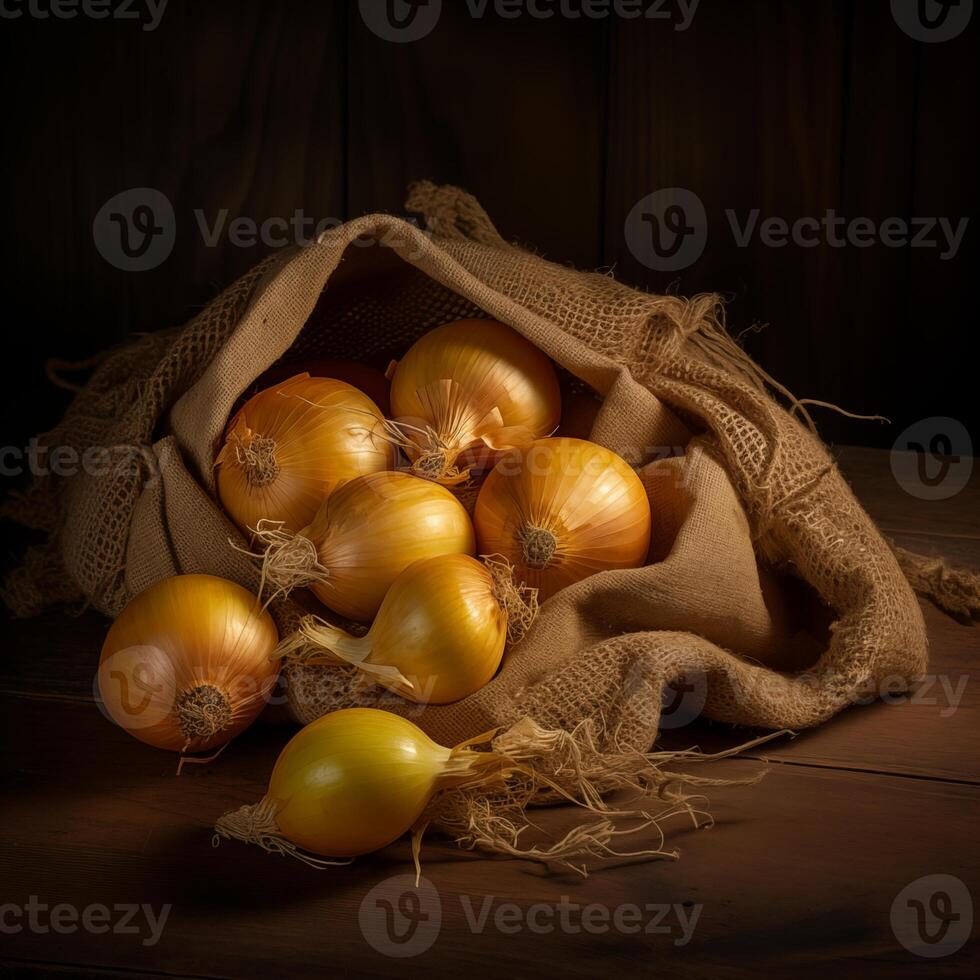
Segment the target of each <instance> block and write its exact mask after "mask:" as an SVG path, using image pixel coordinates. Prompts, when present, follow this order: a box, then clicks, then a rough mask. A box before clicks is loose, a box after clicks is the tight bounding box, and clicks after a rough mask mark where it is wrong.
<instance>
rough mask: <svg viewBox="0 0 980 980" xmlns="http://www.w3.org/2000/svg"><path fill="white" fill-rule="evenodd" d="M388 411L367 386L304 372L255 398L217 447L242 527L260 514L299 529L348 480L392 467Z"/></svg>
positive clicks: (230, 506)
mask: <svg viewBox="0 0 980 980" xmlns="http://www.w3.org/2000/svg"><path fill="white" fill-rule="evenodd" d="M383 422H384V420H383V418H382V415H381V412H380V411H379V410H378V407H377V405H375V404H374V402H373V401H371V399H370V398H368V397H367V395H365V394H364V393H363V392H361V391H358V390H357V389H356V388H353V387H351V385H349V384H345V383H344V382H343V381H335V380H333V379H331V378H311V377H310V376H309V375H308V374H299V375H297V376H296V377H294V378H290V379H289V380H288V381H284V382H283V383H282V384H278V385H273V386H272V387H271V388H266V389H265V391H260V392H259V393H258V394H257V395H254V396H253V397H252V398H250V399H249V400H248V401H247V402H246V403H245V404H244V405H243V406H242V407H241V409H240V410H239V411H238V412H237V413H236V415H235V416H234V417H233V418H232V420H231V422H230V423H229V425H228V430H227V433H226V435H225V444H224V446H223V447H222V448H221V451H220V452H219V453H218V457H217V459H216V460H215V466H216V467H217V470H218V475H217V484H218V496H219V498H220V499H221V503H222V505H223V506H224V508H225V510H227V511H228V513H229V514H230V515H231V517H232V518H233V520H234V521H235V523H236V524H238V526H239V527H240V528H242V530H245V531H248V530H252V529H254V528H255V527H256V525H257V524H258V522H259V521H260V520H270V521H281V522H282V523H283V524H284V526H286V527H287V528H289V529H291V530H294V531H298V530H299V529H300V528H302V527H306V525H307V524H309V523H310V521H312V520H313V518H314V516H315V515H316V512H317V510H318V509H319V507H320V504H321V503H323V500H324V498H325V497H326V496H327V495H328V494H329V493H330V492H331V491H332V490H334V489H335V488H336V487H337V486H339V485H340V484H341V483H344V482H346V481H347V480H350V479H352V478H353V477H355V476H361V475H362V474H364V473H376V472H378V471H379V470H387V469H391V466H392V464H393V462H394V454H393V452H392V449H391V446H390V445H389V444H388V443H386V441H385V440H384V439H383V438H381V437H380V433H381V432H382V430H383Z"/></svg>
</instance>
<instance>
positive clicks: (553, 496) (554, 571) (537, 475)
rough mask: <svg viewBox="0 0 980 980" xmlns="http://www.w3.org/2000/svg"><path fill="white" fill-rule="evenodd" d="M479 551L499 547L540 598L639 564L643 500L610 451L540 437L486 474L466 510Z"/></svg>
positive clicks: (645, 511)
mask: <svg viewBox="0 0 980 980" xmlns="http://www.w3.org/2000/svg"><path fill="white" fill-rule="evenodd" d="M473 522H474V524H475V526H476V535H477V544H478V549H479V552H480V553H481V554H486V555H500V556H502V557H503V558H504V559H506V560H507V561H508V562H511V563H512V564H513V566H514V572H515V576H516V577H517V579H518V580H522V581H524V582H525V583H526V584H527V585H529V586H532V587H534V588H536V589H538V590H539V594H540V597H541V598H542V599H547V598H548V597H550V596H552V595H554V594H555V593H556V592H557V591H558V590H559V589H563V588H565V586H567V585H571V584H572V583H573V582H578V581H580V580H581V579H584V578H586V577H588V576H589V575H593V574H594V573H596V572H601V571H603V570H605V569H610V568H636V567H637V566H639V565H642V564H643V563H644V561H645V560H646V557H647V551H648V550H649V547H650V505H649V501H648V499H647V495H646V491H645V490H644V488H643V484H642V482H641V481H640V479H639V477H638V476H637V475H636V473H634V472H633V470H632V469H631V468H630V466H629V464H628V463H627V462H626V461H625V460H623V459H622V458H620V457H619V456H617V455H616V454H615V453H613V452H610V451H609V450H608V449H604V448H603V447H602V446H598V445H596V444H595V443H592V442H586V441H585V440H584V439H539V440H538V441H537V442H535V443H534V444H533V445H532V446H531V447H530V449H528V450H527V451H526V452H524V453H512V454H509V455H508V456H507V458H505V459H504V460H502V461H501V462H500V463H499V464H498V465H497V467H496V468H495V469H494V470H493V472H491V473H490V475H489V476H488V477H487V479H486V482H485V483H484V484H483V487H482V488H481V490H480V495H479V496H478V497H477V501H476V509H475V511H474V515H473Z"/></svg>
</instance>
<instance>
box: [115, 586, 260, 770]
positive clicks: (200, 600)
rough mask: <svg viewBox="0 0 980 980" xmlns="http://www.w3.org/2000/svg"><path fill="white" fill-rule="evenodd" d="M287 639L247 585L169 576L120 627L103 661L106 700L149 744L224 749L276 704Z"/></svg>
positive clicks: (137, 602) (131, 608)
mask: <svg viewBox="0 0 980 980" xmlns="http://www.w3.org/2000/svg"><path fill="white" fill-rule="evenodd" d="M278 640H279V636H278V633H277V631H276V627H275V624H274V623H273V621H272V617H271V616H270V615H269V613H268V612H266V611H265V610H264V609H263V608H261V607H260V605H259V601H258V599H257V598H256V597H255V596H253V595H252V594H251V593H250V592H248V591H247V590H246V589H243V588H242V587H241V586H240V585H236V584H235V583H234V582H228V581H226V580H225V579H221V578H216V577H215V576H213V575H178V576H175V577H173V578H168V579H164V580H162V581H161V582H158V583H156V584H155V585H152V586H150V588H148V589H146V590H145V591H143V592H141V593H140V594H139V595H138V596H137V597H136V598H135V599H133V601H132V602H130V603H129V605H128V606H126V608H125V609H124V610H123V611H122V612H121V613H120V614H119V616H118V618H117V619H116V621H115V622H114V623H113V624H112V627H111V628H110V630H109V633H108V635H107V636H106V639H105V643H104V644H103V646H102V656H101V659H100V662H99V691H100V694H101V697H102V702H103V704H104V706H105V709H106V711H107V712H108V713H109V716H110V717H111V718H112V720H113V721H115V722H116V724H118V725H119V726H121V727H122V728H124V729H125V730H126V731H127V732H129V733H130V734H131V735H133V736H134V737H136V738H138V739H140V740H141V741H143V742H146V743H148V744H149V745H153V746H156V747H157V748H161V749H170V750H172V751H176V752H203V751H206V750H209V749H213V748H216V747H217V746H220V745H223V744H225V743H226V742H228V741H229V740H230V739H231V738H233V737H234V736H235V735H237V734H238V733H239V732H241V731H243V730H244V729H245V728H246V727H247V726H248V725H249V724H251V722H252V721H254V719H255V718H256V717H257V716H258V714H259V712H260V711H261V710H262V708H263V707H264V706H265V704H266V702H267V701H268V698H269V695H270V693H271V691H272V688H273V686H274V685H275V682H276V677H277V674H278V670H279V664H278V660H277V659H276V658H275V657H274V656H273V654H274V651H275V649H276V644H277V643H278Z"/></svg>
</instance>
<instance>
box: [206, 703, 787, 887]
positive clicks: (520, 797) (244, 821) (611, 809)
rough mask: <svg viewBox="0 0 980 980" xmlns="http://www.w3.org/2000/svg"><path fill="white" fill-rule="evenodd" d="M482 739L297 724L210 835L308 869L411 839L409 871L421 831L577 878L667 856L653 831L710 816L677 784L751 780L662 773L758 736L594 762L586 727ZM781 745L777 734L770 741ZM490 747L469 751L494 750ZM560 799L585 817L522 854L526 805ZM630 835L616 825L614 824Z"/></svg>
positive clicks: (522, 729) (523, 728) (519, 730)
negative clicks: (248, 793) (251, 790)
mask: <svg viewBox="0 0 980 980" xmlns="http://www.w3.org/2000/svg"><path fill="white" fill-rule="evenodd" d="M493 734H494V733H492V732H491V733H488V734H486V735H483V736H479V737H477V738H474V739H470V740H468V741H467V742H464V743H462V744H461V745H458V746H456V747H455V748H451V749H450V748H446V747H444V746H442V745H439V744H437V743H436V742H433V741H432V739H430V738H429V737H428V736H427V735H426V734H425V733H424V732H423V731H422V730H421V729H419V728H418V727H417V726H415V725H414V724H413V723H412V722H410V721H408V720H407V719H405V718H401V717H399V716H398V715H394V714H391V713H389V712H386V711H379V710H377V709H374V708H348V709H345V710H342V711H335V712H332V713H331V714H328V715H324V716H323V717H322V718H320V719H318V720H317V721H314V722H312V723H311V724H309V725H307V726H306V727H305V728H304V729H302V731H300V732H299V733H298V734H297V735H296V736H295V737H294V738H293V739H292V740H291V741H290V742H289V744H288V745H287V746H286V747H285V749H283V751H282V754H281V755H280V756H279V759H278V761H277V762H276V765H275V768H274V770H273V772H272V777H271V779H270V781H269V789H268V792H267V793H266V795H265V797H264V798H263V799H262V800H261V801H260V802H259V803H257V804H254V805H251V806H244V807H241V808H240V809H238V810H234V811H230V812H229V813H226V814H225V815H224V816H223V817H221V818H220V819H219V820H218V821H217V823H216V825H215V838H214V842H215V843H216V844H217V843H218V840H219V839H220V838H222V837H223V838H226V839H236V840H241V841H245V842H247V843H253V844H257V845H259V846H260V847H262V848H263V849H265V850H267V851H271V852H275V853H280V854H288V855H291V856H292V857H295V858H298V859H299V860H301V861H304V862H306V863H307V864H310V865H312V866H314V867H323V866H325V865H329V864H337V863H347V862H346V861H338V860H336V859H338V858H340V859H343V858H347V859H349V858H352V857H355V856H357V855H360V854H367V853H369V852H371V851H375V850H378V849H379V848H382V847H384V846H386V845H387V844H390V843H391V842H393V841H395V840H397V839H398V838H399V837H401V836H402V835H403V834H405V833H407V832H408V831H409V830H411V831H412V836H413V840H412V844H413V847H412V850H413V856H414V858H415V864H416V873H418V872H419V849H420V843H421V837H422V834H423V833H424V831H425V829H426V827H427V826H428V825H429V824H432V825H433V826H435V827H437V828H438V829H440V830H442V831H443V832H445V833H448V834H449V835H450V836H452V837H454V838H455V839H456V840H457V842H458V843H459V844H461V845H462V846H464V847H468V848H480V849H483V850H487V851H491V852H495V853H499V854H507V855H510V856H512V857H522V858H529V859H532V860H538V861H542V862H546V863H556V864H559V865H563V866H565V867H568V868H571V869H573V870H575V871H576V872H579V873H581V874H583V875H584V874H586V873H587V868H586V867H585V866H584V865H583V864H582V863H581V862H582V861H583V859H588V858H611V857H633V858H653V857H667V858H676V857H677V856H678V855H677V852H676V851H675V850H668V849H666V847H665V841H664V831H663V826H662V825H663V823H664V822H665V821H667V820H669V819H671V818H673V817H676V816H682V817H684V818H686V819H688V820H690V821H691V822H692V823H693V824H694V826H695V827H702V826H708V825H710V822H711V820H710V816H709V815H708V814H707V813H706V812H705V811H704V810H703V809H701V808H699V806H698V805H696V804H698V802H699V800H700V799H701V798H699V797H690V796H687V795H686V793H685V792H684V789H683V787H684V785H685V784H688V785H694V786H705V785H712V786H719V785H735V784H745V783H752V782H756V781H758V779H760V778H761V775H762V773H758V774H754V775H752V776H750V777H748V778H745V779H737V780H724V779H711V778H708V779H700V778H698V777H696V776H689V775H686V774H679V773H675V772H670V771H666V770H665V769H664V768H663V767H664V766H665V765H666V764H668V763H670V762H673V761H683V762H685V763H691V762H699V761H709V760H713V759H718V758H722V757H725V756H727V755H732V754H735V753H736V752H738V751H741V750H742V749H744V748H747V747H750V746H753V745H758V744H760V743H761V742H764V741H767V740H768V739H769V738H773V737H776V736H775V735H772V736H766V737H764V738H761V739H757V740H755V741H753V742H751V743H748V745H746V746H740V747H739V748H738V749H735V750H732V751H731V752H722V753H718V754H717V755H712V756H705V755H702V754H700V753H697V752H680V753H667V752H659V753H658V752H653V753H641V752H628V751H613V752H611V753H607V754H603V753H600V752H599V751H598V749H597V747H596V738H595V736H596V733H595V730H594V728H593V727H592V726H591V725H589V724H583V725H581V726H579V728H577V729H576V730H575V731H574V732H571V733H568V732H563V731H556V730H549V729H545V728H542V727H541V726H539V725H537V724H536V723H534V722H533V721H531V720H530V719H525V720H524V721H522V722H521V723H519V724H517V725H515V726H513V727H512V728H511V729H510V730H509V731H507V732H505V733H503V734H501V735H499V736H497V737H496V738H493ZM777 734H781V733H777ZM491 739H492V744H491V745H490V747H489V749H487V750H484V751H479V750H477V749H476V748H475V746H477V745H480V744H483V743H488V742H491ZM616 789H629V790H632V791H633V792H634V797H635V796H636V795H637V794H639V795H641V796H642V797H643V799H642V800H641V801H639V802H636V801H635V799H634V801H631V802H630V804H629V805H627V806H624V807H617V806H616V805H613V804H609V803H607V802H605V800H604V795H605V794H606V793H608V792H610V791H612V790H616ZM540 802H570V803H574V804H576V805H577V806H579V807H581V808H582V809H583V810H585V811H586V812H588V813H590V814H592V815H593V816H594V817H595V819H594V820H593V821H592V822H591V823H587V824H580V825H579V826H577V827H576V828H574V829H572V830H571V831H569V832H568V833H567V834H565V836H564V837H562V838H561V839H560V840H558V841H555V842H554V843H552V844H550V845H533V844H532V845H529V846H527V847H522V846H521V844H520V843H519V837H520V836H521V834H522V833H523V832H524V831H525V830H526V829H527V828H528V827H529V825H530V824H529V821H528V819H527V816H526V813H525V810H526V807H527V806H529V805H531V804H532V803H540ZM624 820H625V821H628V822H629V826H627V827H622V826H621V825H620V823H621V821H624ZM650 827H654V828H655V829H656V830H657V831H658V832H659V835H660V839H659V842H658V843H657V845H656V846H655V847H652V848H643V849H641V850H638V851H625V852H624V851H619V850H617V849H616V847H615V846H614V845H615V842H616V840H617V839H618V838H620V837H624V836H626V835H629V834H635V833H637V832H639V831H642V830H646V829H648V828H650Z"/></svg>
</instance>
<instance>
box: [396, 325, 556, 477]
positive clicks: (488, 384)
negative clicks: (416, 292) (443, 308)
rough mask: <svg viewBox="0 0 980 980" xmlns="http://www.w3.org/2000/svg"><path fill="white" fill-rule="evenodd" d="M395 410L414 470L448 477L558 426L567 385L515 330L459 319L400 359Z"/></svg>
mask: <svg viewBox="0 0 980 980" xmlns="http://www.w3.org/2000/svg"><path fill="white" fill-rule="evenodd" d="M391 411H392V414H393V416H394V418H395V420H396V424H398V425H400V426H401V429H400V431H401V432H402V433H403V434H404V435H405V436H406V438H407V439H408V445H407V446H406V449H407V451H408V453H409V456H410V457H411V459H412V461H413V469H414V472H416V473H418V475H420V476H426V477H429V478H432V479H437V480H443V481H448V480H450V479H456V478H458V476H457V474H458V472H459V471H466V470H468V469H469V468H471V467H473V468H481V467H486V468H488V467H490V466H492V465H493V463H494V462H495V461H496V459H497V455H496V453H497V452H498V451H500V450H505V449H508V448H511V447H513V446H526V445H528V444H529V443H530V442H531V441H532V440H533V439H535V438H537V437H538V436H543V435H547V434H548V433H550V432H552V431H553V430H554V429H555V427H556V426H557V425H558V421H559V418H560V415H561V392H560V391H559V387H558V378H557V375H556V374H555V370H554V368H553V367H552V365H551V362H550V361H549V360H548V358H547V357H546V356H545V354H544V353H542V352H541V351H540V350H538V348H537V347H535V346H534V345H533V344H532V343H530V341H528V340H525V338H524V337H522V336H521V335H520V334H519V333H518V332H517V331H516V330H513V329H512V328H511V327H508V326H506V325H505V324H503V323H498V322H497V321H496V320H475V319H474V320H456V321H454V322H452V323H447V324H444V325H443V326H441V327H436V329H435V330H430V331H429V332H428V333H427V334H425V335H423V336H422V337H420V338H419V339H418V340H417V341H416V342H415V343H414V344H413V345H412V347H411V348H410V349H409V351H408V353H407V354H406V355H405V356H404V357H403V358H402V360H401V361H400V362H399V363H398V365H397V367H396V368H395V371H394V375H393V377H392V381H391ZM419 429H422V430H423V432H419V431H418V430H419ZM426 431H428V432H429V433H430V435H429V437H427V436H426V435H425V432H426Z"/></svg>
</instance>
